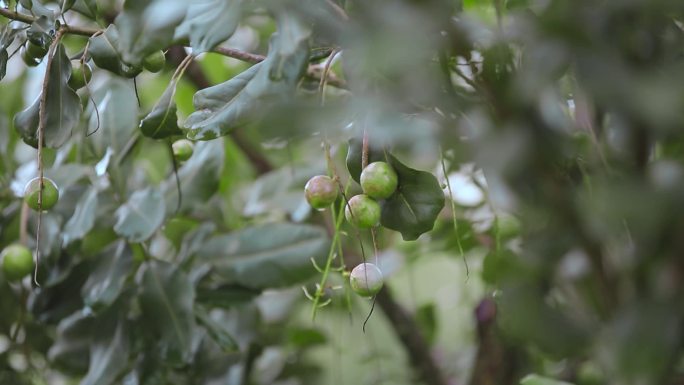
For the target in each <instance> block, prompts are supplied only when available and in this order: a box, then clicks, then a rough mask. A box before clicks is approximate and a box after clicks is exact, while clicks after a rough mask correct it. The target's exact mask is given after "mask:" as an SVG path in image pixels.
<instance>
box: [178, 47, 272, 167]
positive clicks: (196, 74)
mask: <svg viewBox="0 0 684 385" xmlns="http://www.w3.org/2000/svg"><path fill="white" fill-rule="evenodd" d="M167 55H168V56H169V59H170V61H171V62H173V63H174V64H175V65H179V64H180V63H181V62H182V61H183V59H185V57H187V54H186V53H185V50H184V49H183V47H180V46H173V47H171V48H170V49H169V51H168V53H167ZM185 74H186V76H187V77H186V78H187V79H188V80H190V82H192V84H193V85H195V87H196V88H197V89H198V90H201V89H204V88H208V87H210V86H211V83H210V82H209V80H208V79H207V77H206V76H205V75H204V71H202V67H200V66H199V65H198V64H197V63H196V62H194V61H193V62H191V63H190V65H189V66H188V68H187V70H186V71H185ZM230 137H231V139H233V141H234V142H235V144H236V145H237V146H238V148H240V150H242V152H243V153H244V154H245V156H246V157H247V159H249V161H250V162H251V163H252V165H253V166H254V169H255V170H256V172H257V174H259V175H261V174H265V173H267V172H269V171H271V170H273V165H271V162H270V161H269V160H268V158H266V157H265V156H264V155H263V154H262V153H261V152H260V151H259V150H258V149H257V148H255V147H254V145H253V144H252V143H250V142H249V140H247V139H246V138H245V137H244V135H243V134H242V133H241V132H240V131H239V130H235V131H233V132H231V133H230Z"/></svg>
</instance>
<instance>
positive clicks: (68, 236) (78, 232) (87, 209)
mask: <svg viewBox="0 0 684 385" xmlns="http://www.w3.org/2000/svg"><path fill="white" fill-rule="evenodd" d="M96 213H97V189H96V188H95V187H91V188H89V189H88V191H86V192H85V193H84V194H83V196H82V197H81V199H80V200H79V201H78V203H77V204H76V210H74V215H72V216H71V218H69V221H68V222H67V223H66V225H64V232H63V233H62V242H63V244H64V245H65V246H66V245H68V244H69V243H71V242H73V241H74V240H77V239H81V238H83V237H84V236H85V235H86V234H87V233H88V232H89V231H90V229H92V228H93V225H94V224H95V214H96Z"/></svg>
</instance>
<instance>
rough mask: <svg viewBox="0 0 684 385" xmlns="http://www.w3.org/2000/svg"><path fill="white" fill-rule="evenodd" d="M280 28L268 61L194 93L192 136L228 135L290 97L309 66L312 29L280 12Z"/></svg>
mask: <svg viewBox="0 0 684 385" xmlns="http://www.w3.org/2000/svg"><path fill="white" fill-rule="evenodd" d="M278 29H279V31H280V32H279V33H278V34H276V35H275V37H274V38H273V39H272V41H271V42H272V44H271V49H270V50H269V55H268V57H267V58H266V60H264V61H263V62H261V63H258V64H256V65H254V66H252V67H251V68H249V69H248V70H246V71H244V72H243V73H241V74H240V75H238V76H236V77H234V78H232V79H230V80H228V81H227V82H225V83H221V84H218V85H215V86H213V87H209V88H205V89H203V90H201V91H198V92H197V93H196V94H195V97H194V100H193V103H194V105H195V109H196V110H197V111H196V112H194V113H193V114H192V115H190V116H189V117H188V119H187V120H186V121H185V123H184V124H183V125H184V127H185V129H186V132H187V136H188V137H189V138H192V139H198V140H209V139H213V138H216V137H219V136H222V135H226V134H228V133H230V132H231V131H232V130H233V129H235V128H236V127H239V126H240V125H243V124H244V123H245V122H246V120H247V118H248V117H250V116H253V114H254V113H255V112H257V111H258V110H259V109H263V108H266V107H267V106H268V102H269V101H272V100H284V99H285V98H287V97H289V96H291V94H292V92H293V91H294V89H295V86H296V84H297V82H298V81H299V79H300V77H301V76H302V74H303V71H304V69H305V67H306V63H307V60H308V56H309V54H308V46H309V43H308V40H309V36H310V34H311V30H310V28H309V26H308V24H307V23H305V22H304V21H302V20H299V19H298V18H296V17H295V16H292V15H290V14H288V13H281V14H280V16H279V18H278Z"/></svg>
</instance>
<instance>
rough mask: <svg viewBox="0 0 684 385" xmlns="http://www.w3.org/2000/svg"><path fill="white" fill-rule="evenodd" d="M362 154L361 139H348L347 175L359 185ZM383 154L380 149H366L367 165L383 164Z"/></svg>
mask: <svg viewBox="0 0 684 385" xmlns="http://www.w3.org/2000/svg"><path fill="white" fill-rule="evenodd" d="M362 152H363V142H362V139H361V138H351V139H349V147H348V148H347V159H346V163H347V171H349V175H350V176H351V177H352V179H354V180H355V181H356V182H357V183H360V179H361V171H362V167H361V164H362V163H361V160H362V159H361V154H362ZM384 161H385V152H384V151H383V150H382V149H378V148H375V147H370V146H369V148H368V163H373V162H384Z"/></svg>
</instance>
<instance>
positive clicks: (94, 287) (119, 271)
mask: <svg viewBox="0 0 684 385" xmlns="http://www.w3.org/2000/svg"><path fill="white" fill-rule="evenodd" d="M95 258H96V259H97V262H96V265H95V267H94V268H93V270H92V273H91V274H90V277H88V280H87V281H86V283H85V284H84V285H83V288H82V289H81V295H82V296H83V301H84V302H85V305H86V306H88V307H90V308H92V309H93V310H94V311H95V312H98V311H100V310H101V309H103V308H106V307H108V306H110V305H111V304H112V303H114V301H116V299H117V298H118V297H119V294H121V292H122V290H123V288H124V283H125V282H126V278H128V275H129V274H130V272H131V268H132V267H133V253H132V251H131V249H130V247H128V245H127V244H126V242H124V241H119V242H117V243H115V244H113V245H111V246H109V247H107V248H106V249H105V250H104V251H103V252H102V253H100V254H99V255H97V256H96V257H95Z"/></svg>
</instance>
